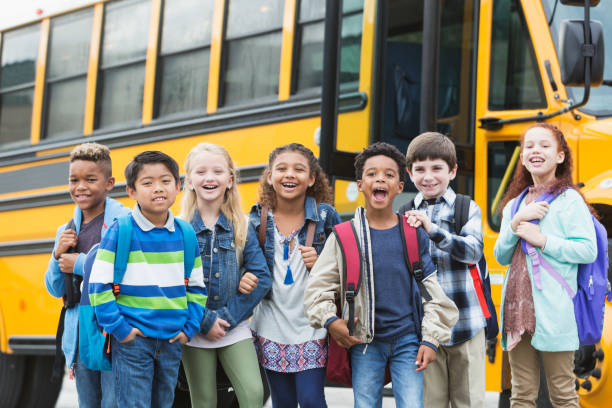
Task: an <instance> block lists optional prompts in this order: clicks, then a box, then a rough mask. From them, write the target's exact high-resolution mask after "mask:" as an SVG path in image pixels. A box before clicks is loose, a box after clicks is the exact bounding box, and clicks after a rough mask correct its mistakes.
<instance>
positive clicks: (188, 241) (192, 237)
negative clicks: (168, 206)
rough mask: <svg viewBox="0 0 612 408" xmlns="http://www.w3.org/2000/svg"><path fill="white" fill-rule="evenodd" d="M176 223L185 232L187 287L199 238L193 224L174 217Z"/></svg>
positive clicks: (184, 249) (184, 255)
mask: <svg viewBox="0 0 612 408" xmlns="http://www.w3.org/2000/svg"><path fill="white" fill-rule="evenodd" d="M174 224H175V225H178V227H179V229H180V230H181V232H182V233H183V263H184V265H185V287H187V284H188V283H189V277H190V276H191V271H192V270H193V265H194V262H195V260H194V258H193V255H194V254H195V253H196V243H197V242H198V239H197V237H196V233H195V231H194V230H193V228H192V227H191V224H189V223H188V222H187V221H185V220H183V219H180V218H174Z"/></svg>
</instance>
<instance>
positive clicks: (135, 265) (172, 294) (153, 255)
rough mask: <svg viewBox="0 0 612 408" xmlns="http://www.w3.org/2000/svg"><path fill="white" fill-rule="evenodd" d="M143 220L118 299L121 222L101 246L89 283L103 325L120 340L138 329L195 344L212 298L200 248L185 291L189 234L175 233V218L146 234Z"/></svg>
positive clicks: (135, 224)
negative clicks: (116, 267)
mask: <svg viewBox="0 0 612 408" xmlns="http://www.w3.org/2000/svg"><path fill="white" fill-rule="evenodd" d="M137 212H138V211H137ZM138 215H140V214H134V216H133V218H132V242H131V246H130V255H129V259H128V265H127V269H126V271H125V275H124V277H123V281H122V282H121V285H120V293H119V296H118V297H117V298H116V299H115V296H114V295H113V292H112V283H113V270H114V262H115V252H116V249H117V237H118V232H119V228H118V224H117V222H115V223H114V224H113V225H111V227H110V229H109V231H108V232H107V234H106V235H105V236H104V238H103V239H102V242H101V243H100V247H99V249H98V253H97V256H96V260H95V262H94V265H93V267H92V271H91V276H90V281H89V293H90V295H89V296H90V301H91V304H92V305H93V306H94V308H95V313H96V316H97V319H98V322H99V323H100V325H101V326H102V327H103V329H104V330H105V331H106V332H107V333H111V334H112V335H113V336H115V338H116V339H117V340H119V341H121V340H123V339H125V338H126V337H127V336H128V334H129V333H130V331H131V330H132V328H133V327H136V328H138V329H139V330H140V331H142V333H143V334H144V335H145V336H147V337H151V338H157V339H169V338H172V337H174V336H176V335H177V334H179V333H180V332H181V331H183V332H184V333H185V334H186V335H187V337H189V338H190V339H191V337H192V336H193V335H194V334H195V333H197V332H198V331H199V330H200V322H201V320H202V315H203V313H204V306H205V305H206V296H207V293H206V287H205V286H204V281H203V274H202V260H201V258H200V254H199V250H198V246H197V245H196V246H195V248H196V253H194V254H191V255H189V256H193V257H194V259H195V262H194V266H193V270H192V272H191V276H190V278H189V282H188V285H187V287H185V271H184V269H185V268H184V264H183V256H184V250H183V235H182V233H181V230H180V228H174V218H173V217H172V215H170V217H169V220H168V221H169V222H168V223H167V224H166V226H165V227H163V228H152V229H149V230H143V228H142V226H141V225H140V223H139V222H137V221H136V219H138ZM134 217H136V219H134ZM141 217H142V216H141Z"/></svg>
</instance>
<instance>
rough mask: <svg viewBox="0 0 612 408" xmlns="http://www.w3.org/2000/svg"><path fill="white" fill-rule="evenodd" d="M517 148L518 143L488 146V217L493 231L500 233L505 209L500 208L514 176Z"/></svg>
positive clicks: (494, 143) (493, 143)
mask: <svg viewBox="0 0 612 408" xmlns="http://www.w3.org/2000/svg"><path fill="white" fill-rule="evenodd" d="M517 146H518V142H517V141H506V142H489V144H488V146H487V149H488V153H487V157H488V163H487V217H488V220H489V226H490V227H491V229H492V230H493V231H497V232H499V227H500V225H501V214H502V210H503V208H500V207H499V206H500V204H501V200H502V198H503V196H504V194H505V192H506V189H507V187H508V184H510V181H511V180H512V175H513V174H514V168H515V166H516V163H517V160H516V159H517V157H516V156H517V155H518V152H517V151H516V148H517ZM513 158H514V160H513Z"/></svg>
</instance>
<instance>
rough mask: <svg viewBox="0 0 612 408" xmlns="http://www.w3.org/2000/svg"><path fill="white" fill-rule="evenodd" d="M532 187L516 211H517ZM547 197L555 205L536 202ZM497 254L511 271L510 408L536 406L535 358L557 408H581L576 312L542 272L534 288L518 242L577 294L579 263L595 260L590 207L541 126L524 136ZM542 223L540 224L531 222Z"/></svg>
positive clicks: (506, 289) (507, 323)
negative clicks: (517, 202)
mask: <svg viewBox="0 0 612 408" xmlns="http://www.w3.org/2000/svg"><path fill="white" fill-rule="evenodd" d="M525 188H529V190H528V192H527V194H526V195H525V199H524V200H523V201H522V202H521V203H520V206H519V207H518V211H517V212H516V214H515V215H514V216H512V210H511V209H512V205H513V203H514V201H515V200H517V199H518V198H517V197H519V194H521V192H522V191H523V190H524V189H525ZM544 193H550V194H553V195H555V196H556V198H555V199H554V200H553V201H552V202H551V203H550V204H548V203H547V202H545V201H537V202H536V201H535V200H536V199H537V198H538V197H540V196H541V195H543V194H544ZM503 204H504V207H503V208H504V209H503V218H502V225H501V229H500V234H499V237H498V239H497V242H496V243H495V248H494V254H495V258H496V259H497V261H498V262H499V263H500V264H502V265H509V267H508V271H507V273H506V278H505V282H504V286H503V289H502V307H501V309H502V310H501V327H502V336H501V342H502V347H503V348H504V350H508V351H509V354H508V355H509V361H510V369H511V371H512V397H511V405H512V406H513V407H535V406H536V399H537V397H538V388H539V384H540V380H539V378H540V367H539V359H538V354H539V355H540V356H541V361H542V363H543V364H544V371H545V372H546V382H547V385H548V390H549V394H550V397H551V401H552V404H553V406H555V407H560V406H563V407H578V397H577V394H576V391H575V388H574V375H573V369H574V351H575V350H576V349H578V346H579V340H578V330H577V326H576V319H575V317H574V305H573V302H572V299H571V298H570V297H569V295H568V294H567V292H566V291H565V289H564V288H563V286H562V285H561V284H560V283H559V282H557V281H556V280H555V279H554V278H553V276H552V275H550V274H549V273H547V272H546V270H544V269H542V268H540V273H539V276H540V278H541V285H540V284H539V282H538V283H536V282H535V280H534V275H533V265H532V262H531V258H530V257H529V256H526V254H525V253H524V252H523V250H522V246H521V239H522V240H525V241H526V242H527V243H529V244H531V245H533V247H535V248H536V250H537V252H538V253H539V254H540V256H541V257H542V259H544V260H545V261H547V262H548V263H549V264H550V265H552V267H553V268H554V270H555V271H557V272H558V273H559V274H560V275H561V276H562V277H563V278H564V279H565V280H566V281H567V283H568V284H569V285H570V286H571V287H572V289H573V290H574V291H576V286H577V270H578V264H580V263H591V262H593V261H594V260H595V257H596V255H597V248H596V240H595V229H594V226H593V222H592V217H591V214H590V212H589V206H588V204H587V203H586V202H585V200H584V198H583V197H582V195H581V194H580V192H578V191H577V190H576V188H575V187H574V184H573V182H572V156H571V152H570V150H569V147H568V145H567V142H566V141H565V137H564V136H563V133H562V132H561V131H560V130H559V129H558V128H557V127H556V126H553V125H550V124H547V123H538V124H535V125H533V126H531V127H530V128H528V129H527V131H526V132H525V133H524V134H523V135H522V137H521V163H520V164H519V165H518V167H517V170H516V171H515V174H514V178H513V180H512V182H511V184H510V186H509V187H508V192H507V193H506V195H505V197H504V201H503ZM532 220H539V223H537V224H536V223H532V222H530V221H532Z"/></svg>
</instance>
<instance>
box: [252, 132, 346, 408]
mask: <svg viewBox="0 0 612 408" xmlns="http://www.w3.org/2000/svg"><path fill="white" fill-rule="evenodd" d="M331 200H332V195H331V189H330V187H329V182H328V180H327V176H326V175H325V173H324V172H323V170H322V169H321V166H320V165H319V163H318V161H317V159H316V157H315V156H314V154H313V153H312V151H310V149H308V148H306V147H305V146H303V145H301V144H298V143H291V144H288V145H285V146H281V147H278V148H276V149H275V150H274V151H272V153H270V156H269V160H268V166H267V168H266V169H265V171H264V174H263V175H262V177H261V179H260V190H259V202H258V203H257V204H255V205H254V206H253V208H252V209H251V213H250V221H251V224H252V225H253V226H254V227H255V230H256V231H258V233H259V234H260V237H261V238H260V243H263V247H264V254H265V257H266V261H267V264H268V267H269V269H270V271H271V272H272V281H273V282H272V290H271V291H270V296H268V297H267V298H266V299H264V300H262V302H261V303H260V304H259V306H258V307H257V308H256V309H255V313H254V315H253V321H252V323H251V328H252V329H253V332H254V336H255V346H256V348H257V352H258V357H259V362H260V363H261V365H262V366H263V367H264V368H265V370H266V375H267V377H268V383H269V385H270V393H271V396H272V405H273V406H274V407H283V408H286V407H289V408H291V407H297V404H298V403H299V405H300V407H302V408H310V407H316V408H320V407H325V406H326V403H325V396H324V393H323V386H324V383H325V365H326V361H327V341H326V336H327V331H326V330H325V329H318V330H317V329H313V328H312V327H311V326H310V324H309V323H308V319H307V317H306V315H305V313H304V291H305V289H306V285H307V279H308V271H309V270H310V268H311V267H312V265H314V263H315V261H316V260H317V258H318V254H319V253H321V251H322V249H323V244H324V243H325V240H326V238H327V237H328V236H329V235H330V234H331V232H332V227H333V226H334V225H335V224H337V223H339V222H340V217H339V216H338V213H337V212H336V210H335V209H334V208H333V207H332V206H331V205H329V204H328V203H330V202H331ZM262 223H264V225H261V224H262ZM309 225H313V227H311V228H314V236H313V242H312V244H310V245H311V246H306V245H305V244H306V237H307V235H308V234H307V231H308V228H309Z"/></svg>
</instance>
